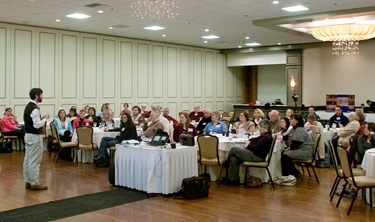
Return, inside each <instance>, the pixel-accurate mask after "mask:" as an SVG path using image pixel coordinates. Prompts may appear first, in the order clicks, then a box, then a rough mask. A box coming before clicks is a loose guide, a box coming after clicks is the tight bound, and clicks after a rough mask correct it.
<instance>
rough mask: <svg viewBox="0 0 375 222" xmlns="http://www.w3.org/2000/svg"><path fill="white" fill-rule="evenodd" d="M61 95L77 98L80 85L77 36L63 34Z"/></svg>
mask: <svg viewBox="0 0 375 222" xmlns="http://www.w3.org/2000/svg"><path fill="white" fill-rule="evenodd" d="M61 45H62V46H61V59H62V61H61V97H62V98H67V99H69V98H77V97H78V95H77V86H78V84H77V83H78V54H77V53H78V39H77V36H74V35H68V34H62V36H61Z"/></svg>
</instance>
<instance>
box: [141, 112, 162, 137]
mask: <svg viewBox="0 0 375 222" xmlns="http://www.w3.org/2000/svg"><path fill="white" fill-rule="evenodd" d="M158 115H159V114H158V112H157V111H151V113H150V117H149V118H148V119H147V122H146V123H145V124H144V125H143V134H144V136H145V137H146V138H152V137H154V136H155V133H156V131H157V130H158V129H162V130H164V125H163V123H161V122H160V120H159V116H158Z"/></svg>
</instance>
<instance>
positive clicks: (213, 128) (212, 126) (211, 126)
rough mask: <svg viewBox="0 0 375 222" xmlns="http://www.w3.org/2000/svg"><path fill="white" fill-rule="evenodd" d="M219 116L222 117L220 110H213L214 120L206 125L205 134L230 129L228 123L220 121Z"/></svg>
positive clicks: (212, 116)
mask: <svg viewBox="0 0 375 222" xmlns="http://www.w3.org/2000/svg"><path fill="white" fill-rule="evenodd" d="M219 117H220V114H219V113H218V112H212V114H211V120H212V122H210V123H207V125H206V127H204V130H203V134H210V133H222V132H227V131H228V127H227V125H225V123H223V122H221V121H219Z"/></svg>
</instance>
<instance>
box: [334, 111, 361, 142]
mask: <svg viewBox="0 0 375 222" xmlns="http://www.w3.org/2000/svg"><path fill="white" fill-rule="evenodd" d="M348 118H349V123H348V124H347V125H346V126H345V127H342V128H336V129H335V133H337V135H338V136H339V140H338V145H340V146H341V147H344V148H346V147H348V146H349V145H350V143H349V140H350V138H351V137H352V136H354V135H355V134H356V133H357V132H358V130H359V127H360V124H359V122H358V120H357V119H358V117H357V114H356V113H355V112H351V113H349V115H348Z"/></svg>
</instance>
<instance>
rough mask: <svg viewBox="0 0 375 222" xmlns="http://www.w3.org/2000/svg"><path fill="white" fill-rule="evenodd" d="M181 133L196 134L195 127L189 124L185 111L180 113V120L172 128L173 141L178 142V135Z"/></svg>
mask: <svg viewBox="0 0 375 222" xmlns="http://www.w3.org/2000/svg"><path fill="white" fill-rule="evenodd" d="M182 133H184V134H190V135H192V136H196V135H198V132H197V129H196V128H195V126H194V125H193V124H190V118H189V115H188V114H186V113H180V122H179V123H178V124H177V125H176V126H175V128H174V131H173V140H174V141H175V142H180V135H181V134H182Z"/></svg>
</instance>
